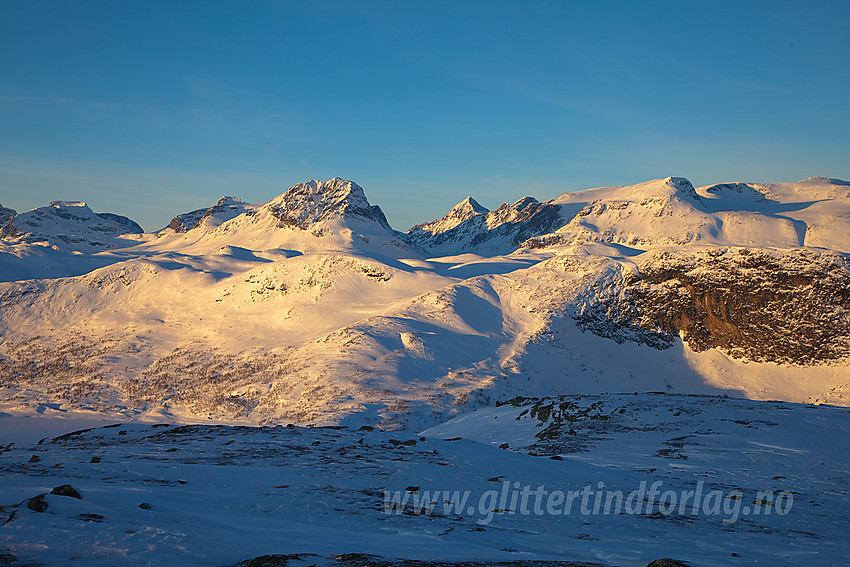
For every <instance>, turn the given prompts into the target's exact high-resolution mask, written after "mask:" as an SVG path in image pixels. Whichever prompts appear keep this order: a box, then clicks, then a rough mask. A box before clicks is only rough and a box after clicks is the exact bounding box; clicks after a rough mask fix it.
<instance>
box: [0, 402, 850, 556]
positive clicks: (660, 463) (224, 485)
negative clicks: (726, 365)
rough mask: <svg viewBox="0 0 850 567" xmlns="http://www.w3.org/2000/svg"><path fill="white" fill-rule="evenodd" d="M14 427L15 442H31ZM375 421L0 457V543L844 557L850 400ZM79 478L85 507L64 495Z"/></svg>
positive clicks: (99, 432)
mask: <svg viewBox="0 0 850 567" xmlns="http://www.w3.org/2000/svg"><path fill="white" fill-rule="evenodd" d="M4 419H6V420H9V422H10V423H14V422H15V420H14V418H0V428H1V429H0V441H3V440H4V439H10V438H13V437H14V435H15V432H14V430H13V429H12V426H9V425H4ZM370 429H371V428H368V427H365V428H362V429H355V428H345V427H327V428H323V427H315V428H301V427H286V426H278V427H263V428H254V427H230V426H223V425H187V426H175V425H167V424H163V425H155V424H115V425H112V426H107V427H99V428H95V429H90V430H84V431H81V432H77V433H70V434H67V435H62V436H59V437H56V438H53V439H45V440H43V441H41V442H39V443H38V444H34V443H33V444H30V443H24V444H20V445H19V444H13V445H11V446H7V447H4V448H3V450H2V453H0V487H2V488H0V505H2V506H3V508H2V514H3V516H4V517H5V518H6V519H7V520H4V521H6V523H5V525H4V526H3V527H2V528H0V553H3V554H4V555H3V557H5V558H7V559H4V561H11V560H12V559H11V558H12V556H14V558H16V559H17V561H19V562H20V564H30V563H32V564H35V563H38V564H45V565H60V564H63V565H64V564H80V565H118V564H120V565H178V564H179V565H204V566H209V565H221V566H225V565H234V564H236V563H238V562H240V561H243V560H247V559H250V558H253V557H257V556H261V555H267V554H282V555H292V554H306V555H302V556H301V558H300V559H298V560H296V559H293V558H291V559H290V564H291V565H293V566H296V565H304V566H305V567H306V566H307V565H323V564H332V563H334V564H335V563H336V562H337V561H339V562H341V563H344V561H349V564H352V563H350V562H352V561H354V562H355V563H356V560H357V558H360V559H363V558H364V556H345V557H343V558H338V559H331V558H330V557H329V556H331V555H338V554H350V553H358V554H373V555H375V556H377V557H373V558H368V557H367V558H366V559H370V560H373V561H377V560H378V559H379V558H382V559H384V560H396V559H419V560H434V561H453V562H458V561H464V560H468V561H471V560H475V561H484V562H487V563H488V564H493V563H495V562H515V561H520V560H561V561H583V562H589V563H593V564H599V565H623V566H626V565H635V566H637V565H641V566H643V565H647V564H648V563H649V562H650V561H652V560H654V559H657V558H661V557H672V558H675V559H678V560H680V561H685V562H687V563H688V564H690V565H717V566H721V565H780V564H788V565H801V564H805V565H841V564H847V563H848V562H850V541H848V539H847V533H848V531H850V495H849V494H848V490H849V489H850V462H848V455H850V410H848V409H846V408H837V407H830V406H815V405H801V404H792V403H785V402H755V401H748V400H740V399H734V398H725V397H718V396H696V395H691V396H686V395H671V394H629V395H626V394H623V395H588V396H569V397H561V398H544V399H515V400H512V401H511V402H509V403H505V404H501V405H499V406H490V407H486V408H482V409H480V410H478V411H475V412H472V413H468V414H465V415H463V416H461V417H458V418H456V419H454V420H451V421H449V422H446V423H443V424H441V425H439V426H437V427H433V428H431V429H428V430H426V431H424V432H421V433H415V434H414V433H413V432H407V433H392V432H381V431H379V430H370ZM6 443H7V442H4V443H3V444H4V445H5V444H6ZM500 447H503V448H500ZM65 484H70V485H71V486H72V487H73V488H74V489H75V490H76V491H78V492H79V496H81V498H80V499H77V498H75V497H73V496H67V495H57V494H49V492H50V491H51V490H52V489H54V488H55V487H59V486H62V485H65ZM66 492H67V489H66ZM44 493H48V494H46V495H45V496H43V497H42V498H38V497H37V496H38V495H39V494H44ZM617 494H619V496H617ZM45 504H46V508H44V506H43V505H45ZM42 508H43V509H42ZM40 509H41V511H37V510H40ZM362 563H363V561H361V564H362ZM12 564H15V563H12Z"/></svg>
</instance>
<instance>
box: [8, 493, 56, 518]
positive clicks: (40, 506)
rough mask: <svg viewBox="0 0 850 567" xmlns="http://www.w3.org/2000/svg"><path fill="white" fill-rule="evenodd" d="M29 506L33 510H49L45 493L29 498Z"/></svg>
mask: <svg viewBox="0 0 850 567" xmlns="http://www.w3.org/2000/svg"><path fill="white" fill-rule="evenodd" d="M27 508H29V509H30V510H32V511H33V512H44V511H45V510H47V502H45V501H44V494H39V495H38V496H33V497H32V498H30V499H29V500H27ZM10 519H11V518H10Z"/></svg>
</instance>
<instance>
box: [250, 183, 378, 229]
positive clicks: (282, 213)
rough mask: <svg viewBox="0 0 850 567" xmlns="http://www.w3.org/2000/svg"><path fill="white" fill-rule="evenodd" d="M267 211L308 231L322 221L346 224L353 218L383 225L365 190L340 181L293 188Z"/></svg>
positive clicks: (267, 206) (305, 184)
mask: <svg viewBox="0 0 850 567" xmlns="http://www.w3.org/2000/svg"><path fill="white" fill-rule="evenodd" d="M264 208H266V209H267V210H269V211H270V212H271V213H272V214H273V215H274V216H275V217H277V218H278V219H279V220H280V221H281V223H282V224H284V225H287V226H297V227H300V228H306V227H307V226H309V225H311V224H313V223H316V222H319V221H325V220H330V219H341V220H346V219H349V218H352V217H357V218H361V219H366V220H371V221H375V222H377V223H378V224H383V223H381V220H380V219H379V218H376V216H375V211H374V210H373V209H372V206H371V205H370V204H369V201H368V199H366V194H365V193H364V192H363V188H362V187H360V186H359V185H357V184H356V183H354V182H352V181H348V180H345V179H340V178H339V177H334V178H333V179H330V180H328V181H316V180H313V181H308V182H307V183H299V184H298V185H294V186H292V187H290V188H289V189H288V190H287V191H286V192H285V193H283V194H282V195H280V196H279V197H276V198H275V199H272V200H271V201H269V202H268V203H267V204H266V205H265V206H264ZM381 216H383V214H381ZM384 221H386V219H384Z"/></svg>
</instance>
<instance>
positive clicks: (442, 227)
mask: <svg viewBox="0 0 850 567" xmlns="http://www.w3.org/2000/svg"><path fill="white" fill-rule="evenodd" d="M489 212H490V210H489V209H488V208H487V207H484V206H482V205H480V204H479V203H478V201H476V200H475V199H473V198H472V197H467V198H466V199H464V200H463V201H461V202H460V203H458V204H457V205H455V206H454V207H452V208H451V210H450V211H449V212H448V213H446V215H445V216H444V217H443V218H440V219H437V220H435V221H431V222H426V223H423V224H418V225H416V226H414V227H413V228H411V229H410V230H409V231H408V233H410V234H421V233H428V234H440V233H443V232H446V231H448V230H451V229H453V228H455V227H456V226H458V225H459V224H461V223H463V222H465V221H468V220H469V219H471V218H473V217H475V216H478V215H485V214H487V213H489Z"/></svg>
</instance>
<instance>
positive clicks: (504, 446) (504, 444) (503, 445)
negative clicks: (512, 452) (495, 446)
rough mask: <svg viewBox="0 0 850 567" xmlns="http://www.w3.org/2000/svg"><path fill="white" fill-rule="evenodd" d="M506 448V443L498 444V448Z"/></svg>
mask: <svg viewBox="0 0 850 567" xmlns="http://www.w3.org/2000/svg"><path fill="white" fill-rule="evenodd" d="M507 448H508V444H507V443H502V444H501V445H499V449H507Z"/></svg>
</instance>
